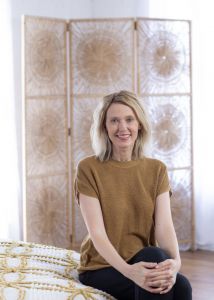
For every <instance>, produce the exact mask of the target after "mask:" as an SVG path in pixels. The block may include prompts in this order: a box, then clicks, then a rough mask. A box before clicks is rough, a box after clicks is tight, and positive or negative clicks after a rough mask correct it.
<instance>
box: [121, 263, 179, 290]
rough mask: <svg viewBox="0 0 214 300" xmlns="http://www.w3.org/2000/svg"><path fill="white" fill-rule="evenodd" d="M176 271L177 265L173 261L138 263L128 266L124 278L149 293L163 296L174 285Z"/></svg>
mask: <svg viewBox="0 0 214 300" xmlns="http://www.w3.org/2000/svg"><path fill="white" fill-rule="evenodd" d="M178 269H179V267H178V263H177V261H175V260H173V259H167V260H165V261H164V262H161V263H159V264H157V263H148V262H139V263H135V264H133V265H129V269H128V273H127V275H125V276H126V277H128V278H129V279H131V280H132V281H134V282H135V283H136V284H137V285H139V286H140V287H141V288H143V289H145V290H147V291H149V292H150V293H155V294H164V293H167V292H168V291H170V289H171V288H172V287H173V285H174V284H175V280H176V274H177V272H178Z"/></svg>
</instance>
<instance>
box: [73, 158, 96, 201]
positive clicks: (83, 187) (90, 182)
mask: <svg viewBox="0 0 214 300" xmlns="http://www.w3.org/2000/svg"><path fill="white" fill-rule="evenodd" d="M80 193H81V194H84V195H86V196H89V197H94V198H97V199H98V194H99V193H98V189H97V184H96V180H95V178H94V174H93V171H92V169H91V168H90V166H89V165H88V164H87V163H85V162H84V161H81V162H80V163H79V165H78V167H77V171H76V176H75V180H74V195H75V200H76V201H77V202H78V204H79V194H80Z"/></svg>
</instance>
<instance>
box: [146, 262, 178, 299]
mask: <svg viewBox="0 0 214 300" xmlns="http://www.w3.org/2000/svg"><path fill="white" fill-rule="evenodd" d="M180 267H181V262H180V260H179V261H178V260H175V259H167V260H165V261H163V262H161V263H159V264H157V266H156V270H159V271H166V272H167V274H168V275H167V278H168V282H167V285H166V288H165V289H164V290H163V291H161V292H160V294H166V293H167V292H169V291H170V290H171V288H172V287H173V285H174V284H175V281H176V276H177V273H178V271H179V269H180ZM158 279H160V278H158V277H156V278H154V281H153V282H152V283H153V284H156V283H157V280H158ZM155 281H156V282H155ZM154 282H155V283H154Z"/></svg>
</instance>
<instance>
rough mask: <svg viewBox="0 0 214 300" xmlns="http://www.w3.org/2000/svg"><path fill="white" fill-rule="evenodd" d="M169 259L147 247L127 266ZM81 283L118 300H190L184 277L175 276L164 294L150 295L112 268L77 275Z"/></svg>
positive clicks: (157, 249)
mask: <svg viewBox="0 0 214 300" xmlns="http://www.w3.org/2000/svg"><path fill="white" fill-rule="evenodd" d="M168 258H169V257H168V256H167V255H166V253H165V252H164V251H163V250H162V249H160V248H157V247H147V248H144V249H142V250H140V251H139V252H138V253H137V254H136V255H135V256H134V257H133V258H132V259H131V260H130V261H129V264H134V263H136V262H140V261H145V262H157V263H159V262H161V261H164V260H166V259H168ZM79 279H80V281H81V283H83V284H85V285H89V286H91V287H94V288H96V289H99V290H102V291H105V292H106V293H108V294H110V295H112V296H114V297H115V298H116V299H118V300H159V299H161V300H191V299H192V288H191V285H190V283H189V281H188V279H187V278H186V277H184V276H183V275H181V274H179V273H178V274H177V279H176V283H175V285H174V286H173V288H172V289H171V290H170V291H169V292H168V293H166V294H154V293H150V292H148V291H146V290H144V289H142V288H140V287H139V286H138V285H136V284H135V283H134V282H133V281H131V280H130V279H128V278H127V277H125V276H123V275H122V274H121V273H120V272H118V271H117V270H116V269H114V268H113V267H108V268H103V269H100V270H95V271H86V272H84V273H81V274H80V275H79Z"/></svg>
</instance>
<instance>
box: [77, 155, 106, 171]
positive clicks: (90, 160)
mask: <svg viewBox="0 0 214 300" xmlns="http://www.w3.org/2000/svg"><path fill="white" fill-rule="evenodd" d="M99 163H100V161H99V159H98V158H97V157H96V156H95V155H90V156H86V157H84V158H83V159H81V160H80V161H79V162H78V165H77V167H78V168H82V167H92V166H95V165H97V164H99Z"/></svg>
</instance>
